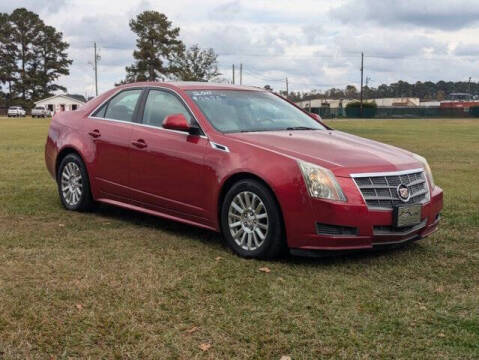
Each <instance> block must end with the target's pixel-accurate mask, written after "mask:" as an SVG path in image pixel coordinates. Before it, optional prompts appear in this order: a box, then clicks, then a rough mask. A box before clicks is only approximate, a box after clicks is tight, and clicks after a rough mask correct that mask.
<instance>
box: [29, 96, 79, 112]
mask: <svg viewBox="0 0 479 360" xmlns="http://www.w3.org/2000/svg"><path fill="white" fill-rule="evenodd" d="M82 98H83V97H82V96H72V95H68V94H60V95H54V96H50V97H49V98H46V99H43V100H39V101H36V102H35V106H45V107H46V108H47V109H48V110H50V111H52V112H59V111H71V110H77V109H78V108H79V107H80V106H82V105H83V104H85V101H83V100H82ZM83 99H84V98H83Z"/></svg>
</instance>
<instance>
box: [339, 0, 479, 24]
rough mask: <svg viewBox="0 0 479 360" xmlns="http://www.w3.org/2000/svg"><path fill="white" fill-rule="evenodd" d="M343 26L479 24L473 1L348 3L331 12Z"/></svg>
mask: <svg viewBox="0 0 479 360" xmlns="http://www.w3.org/2000/svg"><path fill="white" fill-rule="evenodd" d="M330 14H331V16H332V17H334V18H337V19H339V20H340V21H342V22H343V23H349V24H354V25H358V24H364V23H375V24H379V25H382V26H386V27H391V26H393V27H398V26H402V25H410V26H414V27H419V28H434V29H442V30H457V29H461V28H464V27H467V26H470V25H477V23H478V21H479V2H478V1H476V0H454V1H450V0H434V1H431V0H423V1H413V0H401V1H395V0H348V1H346V2H345V3H343V4H342V5H340V6H338V7H337V8H335V9H332V10H331V12H330Z"/></svg>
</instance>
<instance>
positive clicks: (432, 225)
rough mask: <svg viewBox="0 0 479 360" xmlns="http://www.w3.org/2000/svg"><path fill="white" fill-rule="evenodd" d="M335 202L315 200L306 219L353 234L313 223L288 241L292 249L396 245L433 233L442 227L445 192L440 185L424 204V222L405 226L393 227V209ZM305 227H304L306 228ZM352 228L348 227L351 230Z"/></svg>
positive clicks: (307, 250) (293, 251) (299, 250)
mask: <svg viewBox="0 0 479 360" xmlns="http://www.w3.org/2000/svg"><path fill="white" fill-rule="evenodd" d="M356 200H359V199H356ZM357 202H358V203H359V204H357V205H351V204H350V203H338V202H336V203H333V202H325V201H311V208H312V209H311V210H312V211H311V212H310V213H309V214H308V215H307V216H305V217H303V218H302V222H303V223H304V222H306V221H308V222H310V224H311V223H314V224H318V223H322V224H328V225H332V226H337V227H344V228H345V229H353V230H354V231H349V233H350V234H347V235H345V234H339V235H338V234H323V233H320V232H319V231H318V228H317V226H316V225H313V226H310V227H309V228H308V231H307V232H306V233H305V232H303V234H302V236H297V237H295V236H294V235H293V237H292V238H291V240H292V241H289V239H290V238H289V237H288V243H289V247H290V249H291V252H292V253H296V254H300V253H302V252H309V251H315V250H323V251H324V250H334V251H341V250H357V249H373V248H378V247H385V246H395V245H397V244H401V243H405V242H408V241H415V240H419V239H422V238H424V237H426V236H429V235H431V234H432V233H433V232H435V231H436V230H437V228H438V225H439V221H440V212H441V210H442V207H443V193H442V190H441V189H440V188H439V187H437V186H436V187H435V188H434V190H433V191H432V192H431V198H430V201H429V202H427V203H425V204H424V205H423V206H422V211H421V219H422V221H421V223H420V224H418V225H416V226H413V227H408V228H404V229H396V228H394V227H392V226H391V225H392V222H393V215H392V211H391V210H371V209H368V207H367V206H366V204H364V202H362V203H361V201H355V203H357ZM303 229H304V228H303ZM347 232H348V231H346V233H347Z"/></svg>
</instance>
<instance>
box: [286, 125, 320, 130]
mask: <svg viewBox="0 0 479 360" xmlns="http://www.w3.org/2000/svg"><path fill="white" fill-rule="evenodd" d="M286 130H318V129H314V128H310V127H307V126H291V127H287V128H286Z"/></svg>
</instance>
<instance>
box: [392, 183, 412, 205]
mask: <svg viewBox="0 0 479 360" xmlns="http://www.w3.org/2000/svg"><path fill="white" fill-rule="evenodd" d="M396 191H397V193H398V196H399V200H401V201H402V202H408V200H409V199H410V197H411V193H410V192H409V188H408V187H407V186H406V185H404V184H400V185H399V186H398V187H397V189H396Z"/></svg>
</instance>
